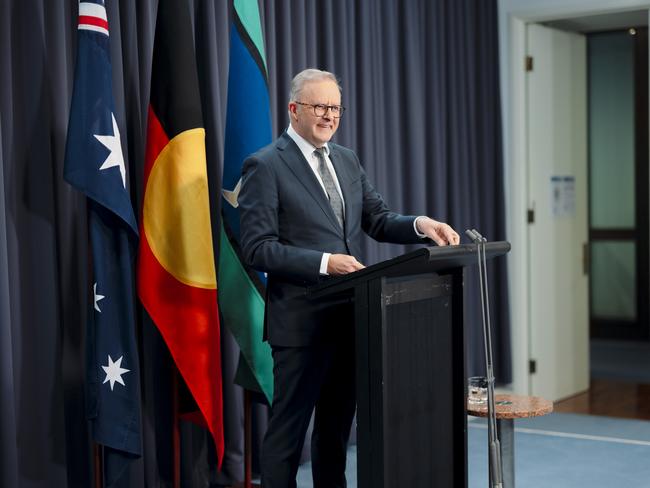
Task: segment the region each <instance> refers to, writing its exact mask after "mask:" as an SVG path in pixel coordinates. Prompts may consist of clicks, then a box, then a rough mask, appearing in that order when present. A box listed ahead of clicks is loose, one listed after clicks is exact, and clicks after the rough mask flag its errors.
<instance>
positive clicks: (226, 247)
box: [218, 224, 273, 405]
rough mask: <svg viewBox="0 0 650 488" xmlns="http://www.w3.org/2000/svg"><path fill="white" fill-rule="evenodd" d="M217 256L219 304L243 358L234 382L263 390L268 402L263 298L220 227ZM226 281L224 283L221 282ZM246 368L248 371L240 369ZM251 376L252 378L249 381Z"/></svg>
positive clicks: (268, 367)
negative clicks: (263, 338)
mask: <svg viewBox="0 0 650 488" xmlns="http://www.w3.org/2000/svg"><path fill="white" fill-rule="evenodd" d="M220 240H221V242H220V258H219V279H218V283H219V303H221V304H224V305H225V304H227V306H222V307H221V314H222V316H223V318H224V323H225V324H227V325H228V328H229V329H230V331H231V332H232V333H233V335H234V336H235V339H236V340H237V343H238V344H239V347H240V349H241V352H242V356H243V357H244V359H245V362H246V363H245V364H244V363H242V361H241V357H240V361H239V366H238V371H237V377H236V378H235V381H236V382H237V383H238V384H240V385H242V386H244V387H245V388H247V389H250V390H253V391H259V392H261V393H263V394H264V395H265V396H266V398H267V400H268V402H269V405H270V404H271V400H272V398H273V376H272V374H270V372H271V371H273V359H272V357H271V347H270V346H269V345H268V343H266V342H263V341H262V335H263V332H264V331H263V328H264V298H263V297H261V296H260V294H259V292H258V291H257V288H255V285H254V284H253V282H252V281H251V279H250V277H249V276H248V274H247V273H246V270H244V268H243V266H242V263H241V262H240V261H239V258H238V256H237V254H236V253H235V250H234V249H233V248H232V245H231V244H230V241H229V240H228V237H227V235H226V232H225V230H224V229H223V224H222V229H221V239H220ZM226 283H227V286H224V284H226ZM245 367H248V369H249V370H248V371H242V369H243V368H245ZM251 379H254V381H251Z"/></svg>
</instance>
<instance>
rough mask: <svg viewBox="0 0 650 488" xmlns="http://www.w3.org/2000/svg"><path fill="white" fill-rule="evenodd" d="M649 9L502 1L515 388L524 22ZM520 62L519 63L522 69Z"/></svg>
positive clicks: (519, 359)
mask: <svg viewBox="0 0 650 488" xmlns="http://www.w3.org/2000/svg"><path fill="white" fill-rule="evenodd" d="M640 9H650V1H648V0H615V1H613V0H499V59H500V78H501V104H502V114H503V115H502V117H503V148H504V163H505V180H506V181H505V189H506V219H507V235H508V239H509V240H510V242H511V244H512V251H511V253H510V257H509V263H508V264H509V267H508V273H509V276H508V278H509V290H510V306H511V315H510V316H511V324H512V325H511V333H512V337H511V344H512V354H513V357H512V369H513V383H512V385H511V389H512V390H513V391H514V392H515V393H519V394H525V393H529V390H530V389H529V378H528V372H527V370H528V358H529V353H528V351H529V335H528V314H529V308H528V306H529V299H528V296H529V290H528V274H527V269H528V254H527V237H526V236H527V224H526V209H527V196H526V172H525V166H526V147H525V144H524V143H525V140H524V139H523V137H524V134H525V119H524V115H525V112H524V111H523V108H524V103H523V101H524V95H525V94H524V91H523V86H524V71H523V62H524V56H525V54H526V53H525V46H524V39H525V24H526V23H530V22H540V21H545V20H552V19H562V18H569V17H576V16H584V15H597V14H606V13H610V12H611V13H614V12H621V11H625V10H640ZM520 67H521V68H520Z"/></svg>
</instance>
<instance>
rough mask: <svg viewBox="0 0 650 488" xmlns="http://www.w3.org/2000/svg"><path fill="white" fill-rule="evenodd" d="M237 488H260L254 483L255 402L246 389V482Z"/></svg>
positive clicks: (239, 484) (238, 484) (236, 487)
mask: <svg viewBox="0 0 650 488" xmlns="http://www.w3.org/2000/svg"><path fill="white" fill-rule="evenodd" d="M235 488H260V485H258V484H257V483H253V401H252V395H251V392H250V390H247V389H246V388H244V482H243V483H237V484H236V485H235Z"/></svg>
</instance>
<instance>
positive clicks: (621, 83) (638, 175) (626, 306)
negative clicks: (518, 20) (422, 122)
mask: <svg viewBox="0 0 650 488" xmlns="http://www.w3.org/2000/svg"><path fill="white" fill-rule="evenodd" d="M647 18H648V12H647V11H639V12H626V13H625V14H608V15H599V16H590V17H582V18H573V19H564V20H560V21H552V22H544V23H543V28H545V29H550V30H551V31H552V32H553V33H554V34H553V35H556V36H560V37H561V36H569V37H571V36H577V37H578V38H581V39H584V42H585V46H586V49H585V59H586V73H587V75H586V101H587V102H586V111H585V117H586V121H587V122H586V125H587V138H586V139H587V140H586V154H587V166H586V167H587V174H586V175H585V176H586V178H587V181H588V185H587V189H588V190H587V196H586V201H587V209H588V212H587V235H588V237H587V239H586V243H585V244H586V245H585V247H584V253H583V255H582V258H581V261H582V265H583V268H584V273H585V277H586V279H587V283H588V299H587V303H588V334H586V335H585V338H584V340H585V341H588V343H589V350H588V354H587V364H589V381H588V383H587V384H588V386H589V391H586V392H583V390H587V388H586V387H581V386H580V384H579V382H577V381H573V382H572V383H571V385H570V388H569V389H571V388H572V389H573V390H574V392H573V393H568V394H567V392H568V390H567V389H566V388H565V389H564V390H561V389H560V388H555V389H551V390H549V389H548V388H547V389H546V390H542V389H540V388H539V385H541V384H543V383H542V382H537V378H536V375H537V374H538V372H537V371H533V372H531V381H530V384H531V393H533V394H544V395H547V396H550V397H551V398H552V399H554V400H560V399H564V398H567V397H571V399H570V400H568V401H567V402H561V403H560V404H559V405H558V407H559V408H558V409H559V410H560V411H562V410H563V408H565V406H566V405H572V407H570V408H576V405H578V406H579V407H578V409H577V410H564V411H580V412H583V413H597V414H600V415H615V416H630V417H634V416H635V415H637V418H643V415H647V412H646V413H643V412H638V413H637V414H635V413H634V412H632V411H631V410H630V408H628V407H629V406H630V405H632V406H634V405H640V404H643V402H645V401H647V400H648V398H647V396H648V389H649V388H648V386H647V384H649V383H650V368H649V367H648V366H650V343H649V342H648V339H649V338H650V322H649V317H648V301H649V300H648V298H649V296H650V293H649V289H648V288H649V284H648V282H649V277H650V266H649V256H650V249H649V244H648V236H649V232H650V229H649V226H648V208H649V201H648V193H649V191H648V186H649V175H648V31H647ZM538 26H539V24H529V25H528V29H529V31H530V29H531V28H532V29H539V28H540V27H538ZM559 32H562V33H564V34H557V33H559ZM528 110H529V112H530V106H529V107H528ZM551 125H552V126H553V125H555V122H551ZM534 137H535V136H534V135H532V134H530V132H529V144H530V141H531V140H533V139H531V138H534ZM530 162H533V163H534V160H531V159H529V163H530ZM574 168H575V165H574ZM529 171H530V172H532V173H534V172H535V169H534V168H533V167H532V166H531V167H530V169H529ZM560 176H561V175H555V177H556V178H557V177H560ZM568 176H571V177H573V178H575V182H574V183H573V184H572V186H575V187H577V186H578V185H577V182H578V178H579V176H580V175H579V174H578V175H575V176H574V175H568ZM561 185H562V183H561V182H558V181H557V180H556V182H555V184H554V183H552V182H551V184H550V187H551V189H550V193H551V197H550V198H551V200H553V199H554V198H555V199H556V200H558V201H559V202H560V203H561V202H563V201H567V198H569V197H567V196H566V195H562V193H561V192H562V186H561ZM531 188H534V186H533V185H532V184H531V187H530V188H529V192H530V190H531ZM558 191H559V192H560V193H558ZM570 193H572V194H573V195H574V196H575V198H576V199H578V200H579V199H580V198H581V197H580V195H579V191H578V190H577V189H576V190H575V192H573V190H572V191H571V192H570ZM532 194H534V192H531V195H532ZM558 195H559V197H558ZM569 200H570V198H569ZM575 204H577V205H578V206H579V203H578V202H576V203H575ZM569 207H570V208H572V209H575V208H576V207H575V206H574V207H572V206H571V204H569ZM555 217H556V218H557V217H558V214H555ZM574 223H576V224H578V225H581V224H580V222H574ZM552 224H553V223H552ZM554 227H555V228H558V225H557V222H556V223H555V225H554ZM529 235H530V236H533V238H534V239H537V238H538V237H536V236H535V231H534V230H532V228H530V230H529ZM573 246H575V243H573ZM567 252H568V253H569V254H574V255H575V252H571V251H567ZM529 257H530V259H531V269H535V266H536V265H535V259H536V258H537V257H539V255H536V253H535V252H534V248H533V247H531V249H530V252H529ZM575 264H576V263H574V265H575ZM537 266H538V267H543V266H546V267H549V266H552V265H550V264H548V263H546V265H544V264H543V263H539V262H538V263H537ZM561 273H562V272H559V273H556V275H555V278H556V279H557V278H558V277H560V276H561ZM529 276H530V279H531V285H530V289H531V292H534V291H535V284H534V283H533V282H532V281H533V278H534V279H535V280H536V279H537V277H536V276H535V275H534V274H533V273H531V274H530V275H529ZM564 276H568V273H567V272H564ZM569 294H570V296H571V298H569V300H573V301H574V302H575V301H576V300H577V302H578V306H579V302H580V301H581V298H580V297H581V292H580V290H578V289H574V290H571V291H569ZM531 295H532V293H531ZM545 295H546V298H545ZM548 295H549V293H548V292H543V293H542V295H541V296H538V295H533V296H531V310H532V311H533V313H534V311H535V301H541V303H542V304H544V303H549V302H548V298H547V297H548ZM545 300H546V301H545ZM574 305H575V304H574ZM535 320H536V318H535V317H534V316H533V317H531V322H530V324H531V331H530V336H529V337H530V341H531V349H530V351H531V357H533V356H535V355H537V356H539V357H542V358H544V360H549V359H553V357H556V358H557V356H558V354H564V355H565V356H566V351H564V352H563V350H564V348H565V347H564V346H565V343H564V342H563V341H566V340H567V338H568V339H571V340H572V339H574V338H575V332H576V327H577V330H581V328H582V327H583V325H582V323H580V322H575V321H574V323H572V324H571V323H569V324H568V326H569V327H572V328H573V334H570V333H568V332H567V331H560V332H559V333H557V334H556V337H555V338H554V340H553V342H554V343H555V347H556V350H555V351H552V350H551V347H549V345H547V346H546V347H545V348H542V350H541V351H540V350H539V347H538V346H539V344H542V345H543V342H544V341H543V340H541V341H540V337H543V334H546V335H548V334H547V332H545V331H541V329H540V324H539V323H538V324H536V323H535ZM569 322H570V321H569ZM547 342H548V340H547ZM535 347H537V352H536V354H533V352H535V351H536V349H535ZM570 347H571V348H572V349H573V350H575V351H577V352H578V353H579V354H578V355H577V356H576V357H574V358H573V359H574V361H577V362H576V363H575V364H574V365H573V367H574V368H576V367H577V368H579V369H584V360H583V358H582V356H581V354H580V353H581V351H582V350H583V349H582V348H581V347H579V346H578V345H577V344H575V343H573V344H571V346H570ZM565 364H566V362H565ZM556 374H560V372H559V371H556ZM559 378H560V376H558V377H557V378H556V379H555V381H556V382H558V381H559ZM546 382H547V383H548V380H547V381H546ZM583 385H584V383H583ZM565 386H566V385H565ZM621 391H626V392H628V393H629V392H637V393H636V395H637V396H635V395H631V396H630V398H628V399H627V400H626V399H625V398H623V397H621ZM607 392H610V393H611V395H610V394H608V393H607ZM638 392H642V393H643V392H645V393H643V394H644V395H645V396H644V397H643V399H640V398H639V397H638ZM612 396H615V397H618V398H617V400H618V401H617V402H611V401H604V402H601V403H599V399H601V400H603V399H609V400H611V398H612ZM576 401H577V403H576ZM615 405H627V407H625V408H622V409H620V410H621V411H620V412H616V411H613V410H609V408H610V407H613V406H615ZM638 415H640V416H641V417H638Z"/></svg>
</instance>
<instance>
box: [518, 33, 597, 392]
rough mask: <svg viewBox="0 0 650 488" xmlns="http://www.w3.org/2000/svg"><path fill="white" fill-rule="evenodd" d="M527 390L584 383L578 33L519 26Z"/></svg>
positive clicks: (583, 113) (583, 120) (583, 152)
mask: <svg viewBox="0 0 650 488" xmlns="http://www.w3.org/2000/svg"><path fill="white" fill-rule="evenodd" d="M527 52H528V59H527V65H528V66H527V70H528V71H527V79H526V103H527V139H528V161H527V172H528V192H527V193H528V202H529V203H528V204H529V209H530V210H529V226H528V246H529V257H530V261H529V273H528V275H529V280H530V287H529V290H530V305H531V306H530V319H529V326H530V333H529V337H530V345H529V358H530V392H531V393H532V394H533V395H539V396H542V397H544V398H547V399H549V400H558V399H561V398H566V397H568V396H571V395H574V394H576V393H578V392H581V391H584V390H586V389H587V388H588V387H589V327H588V321H589V320H588V319H589V310H588V304H589V302H588V279H587V275H586V272H587V271H586V269H587V264H586V263H587V261H586V260H587V259H588V256H586V252H587V251H586V244H587V242H588V234H587V230H588V221H587V80H586V60H587V52H586V40H585V36H583V35H580V34H576V33H571V32H564V31H560V30H557V29H551V28H548V27H544V26H541V25H538V24H530V25H528V27H527Z"/></svg>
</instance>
